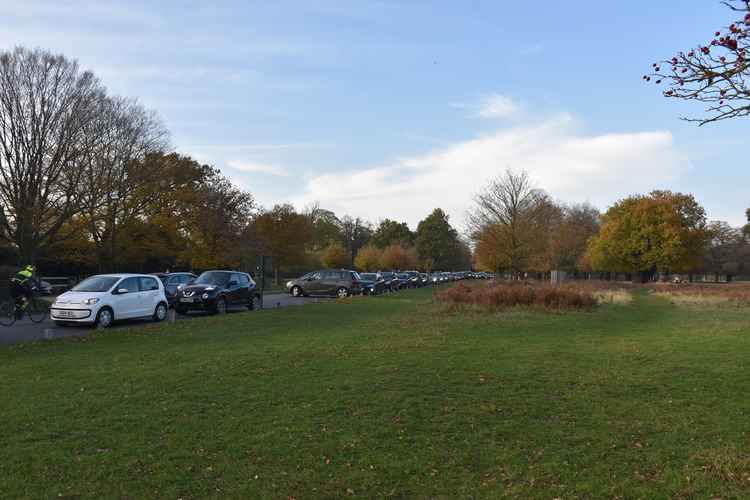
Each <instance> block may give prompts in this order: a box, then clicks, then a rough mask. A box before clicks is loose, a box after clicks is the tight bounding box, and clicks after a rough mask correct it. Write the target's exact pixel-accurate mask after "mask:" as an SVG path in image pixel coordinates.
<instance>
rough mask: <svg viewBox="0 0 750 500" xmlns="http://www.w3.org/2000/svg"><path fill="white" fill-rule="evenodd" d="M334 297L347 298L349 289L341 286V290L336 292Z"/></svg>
mask: <svg viewBox="0 0 750 500" xmlns="http://www.w3.org/2000/svg"><path fill="white" fill-rule="evenodd" d="M336 295H338V297H339V298H340V299H345V298H347V297H348V296H349V289H348V288H344V287H343V286H342V287H341V288H339V289H338V290H336Z"/></svg>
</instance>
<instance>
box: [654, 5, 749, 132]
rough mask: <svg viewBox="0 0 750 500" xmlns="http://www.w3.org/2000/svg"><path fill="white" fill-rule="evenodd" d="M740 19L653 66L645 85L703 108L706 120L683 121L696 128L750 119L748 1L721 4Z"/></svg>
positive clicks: (669, 96) (690, 119)
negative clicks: (695, 103)
mask: <svg viewBox="0 0 750 500" xmlns="http://www.w3.org/2000/svg"><path fill="white" fill-rule="evenodd" d="M721 3H722V4H724V5H726V6H727V7H729V8H730V9H731V10H732V11H733V12H734V13H735V14H736V15H738V17H739V19H737V20H736V21H735V22H734V23H732V24H730V25H729V26H727V27H726V28H725V29H723V30H720V31H716V32H714V33H712V35H713V36H711V37H707V38H709V39H708V41H707V42H706V43H704V44H700V45H698V46H697V47H695V48H693V49H691V50H689V51H687V52H679V53H678V54H676V55H674V56H673V57H672V58H671V59H668V60H664V61H660V62H656V63H653V65H652V72H651V73H650V74H648V75H644V76H643V79H644V80H645V81H647V82H653V83H656V84H657V85H658V84H662V83H664V84H666V85H667V86H668V88H667V89H665V90H664V91H663V93H664V96H665V97H668V98H672V99H681V100H687V101H697V102H701V103H704V104H705V105H706V110H705V111H706V114H707V116H705V117H703V118H684V120H687V121H691V122H697V123H698V124H699V125H705V124H707V123H712V122H717V121H721V120H726V119H729V118H736V117H741V116H748V115H750V86H748V78H750V38H749V36H750V1H748V0H727V1H724V2H721Z"/></svg>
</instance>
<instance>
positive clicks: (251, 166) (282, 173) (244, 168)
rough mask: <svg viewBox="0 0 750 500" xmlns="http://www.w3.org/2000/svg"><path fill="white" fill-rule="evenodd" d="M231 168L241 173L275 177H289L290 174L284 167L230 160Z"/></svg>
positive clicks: (228, 163)
mask: <svg viewBox="0 0 750 500" xmlns="http://www.w3.org/2000/svg"><path fill="white" fill-rule="evenodd" d="M227 165H229V167H230V168H233V169H234V170H238V171H240V172H248V173H257V174H268V175H275V176H277V177H289V175H290V174H289V172H288V171H287V170H286V169H285V168H284V167H282V166H279V165H272V164H270V163H256V162H251V161H239V160H229V161H228V162H227Z"/></svg>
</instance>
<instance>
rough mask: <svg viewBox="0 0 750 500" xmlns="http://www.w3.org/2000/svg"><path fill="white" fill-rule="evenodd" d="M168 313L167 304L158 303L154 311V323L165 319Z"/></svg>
mask: <svg viewBox="0 0 750 500" xmlns="http://www.w3.org/2000/svg"><path fill="white" fill-rule="evenodd" d="M168 313H169V308H168V307H167V304H165V303H164V302H159V304H158V305H157V306H156V309H155V310H154V321H156V322H160V321H164V320H165V319H167V314H168Z"/></svg>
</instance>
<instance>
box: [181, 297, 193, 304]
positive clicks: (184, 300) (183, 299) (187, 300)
mask: <svg viewBox="0 0 750 500" xmlns="http://www.w3.org/2000/svg"><path fill="white" fill-rule="evenodd" d="M180 302H187V303H191V304H192V303H193V299H186V298H184V297H183V298H181V299H180Z"/></svg>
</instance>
